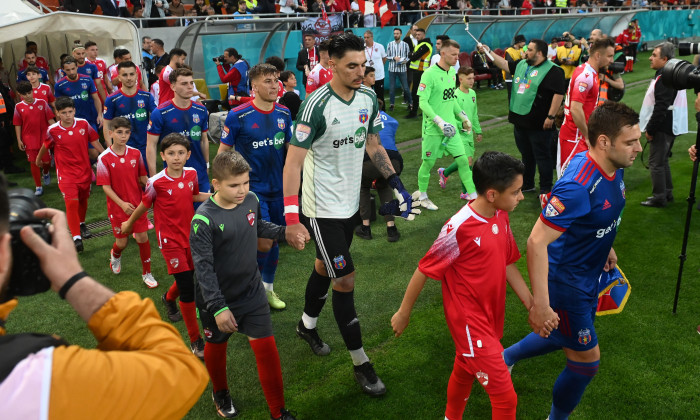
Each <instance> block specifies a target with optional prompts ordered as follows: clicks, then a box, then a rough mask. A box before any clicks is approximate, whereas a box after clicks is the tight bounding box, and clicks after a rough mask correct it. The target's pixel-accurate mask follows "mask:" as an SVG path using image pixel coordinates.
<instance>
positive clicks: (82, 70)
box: [78, 61, 100, 80]
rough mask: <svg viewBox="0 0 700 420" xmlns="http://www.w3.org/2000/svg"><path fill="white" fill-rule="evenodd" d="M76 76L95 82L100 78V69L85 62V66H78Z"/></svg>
mask: <svg viewBox="0 0 700 420" xmlns="http://www.w3.org/2000/svg"><path fill="white" fill-rule="evenodd" d="M78 74H82V75H83V76H85V77H89V78H90V79H92V80H95V79H99V78H100V69H98V68H97V66H96V65H94V64H92V63H90V62H88V61H85V64H83V65H82V66H78Z"/></svg>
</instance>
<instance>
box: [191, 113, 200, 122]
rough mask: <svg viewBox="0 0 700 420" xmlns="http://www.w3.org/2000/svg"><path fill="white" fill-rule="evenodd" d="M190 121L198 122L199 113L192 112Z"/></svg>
mask: <svg viewBox="0 0 700 420" xmlns="http://www.w3.org/2000/svg"><path fill="white" fill-rule="evenodd" d="M192 122H193V123H195V124H199V114H192Z"/></svg>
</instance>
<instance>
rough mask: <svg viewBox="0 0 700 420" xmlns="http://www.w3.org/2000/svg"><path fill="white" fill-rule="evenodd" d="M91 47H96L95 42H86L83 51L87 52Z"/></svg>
mask: <svg viewBox="0 0 700 420" xmlns="http://www.w3.org/2000/svg"><path fill="white" fill-rule="evenodd" d="M93 45H97V42H95V41H88V42H86V43H85V49H86V50H87V49H88V48H90V47H92V46H93Z"/></svg>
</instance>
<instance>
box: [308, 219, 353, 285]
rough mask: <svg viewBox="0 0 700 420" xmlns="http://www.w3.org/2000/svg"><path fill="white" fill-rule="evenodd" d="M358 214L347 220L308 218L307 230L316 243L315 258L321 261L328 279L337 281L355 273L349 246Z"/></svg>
mask: <svg viewBox="0 0 700 420" xmlns="http://www.w3.org/2000/svg"><path fill="white" fill-rule="evenodd" d="M360 223H362V220H361V219H360V213H359V212H358V213H355V215H353V216H352V217H350V218H348V219H316V218H309V219H308V225H307V228H308V230H309V233H311V236H312V237H313V238H314V241H315V242H316V258H318V259H319V260H321V261H323V265H324V266H325V267H326V271H328V277H330V278H332V279H337V278H340V277H343V276H346V275H348V274H350V273H352V272H353V271H355V265H354V264H353V263H352V257H351V256H350V245H351V244H352V236H353V232H354V230H355V226H357V225H358V224H360Z"/></svg>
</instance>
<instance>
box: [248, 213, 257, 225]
mask: <svg viewBox="0 0 700 420" xmlns="http://www.w3.org/2000/svg"><path fill="white" fill-rule="evenodd" d="M246 217H247V218H248V224H249V225H251V226H253V224H254V223H255V212H250V213H248V214H246Z"/></svg>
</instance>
